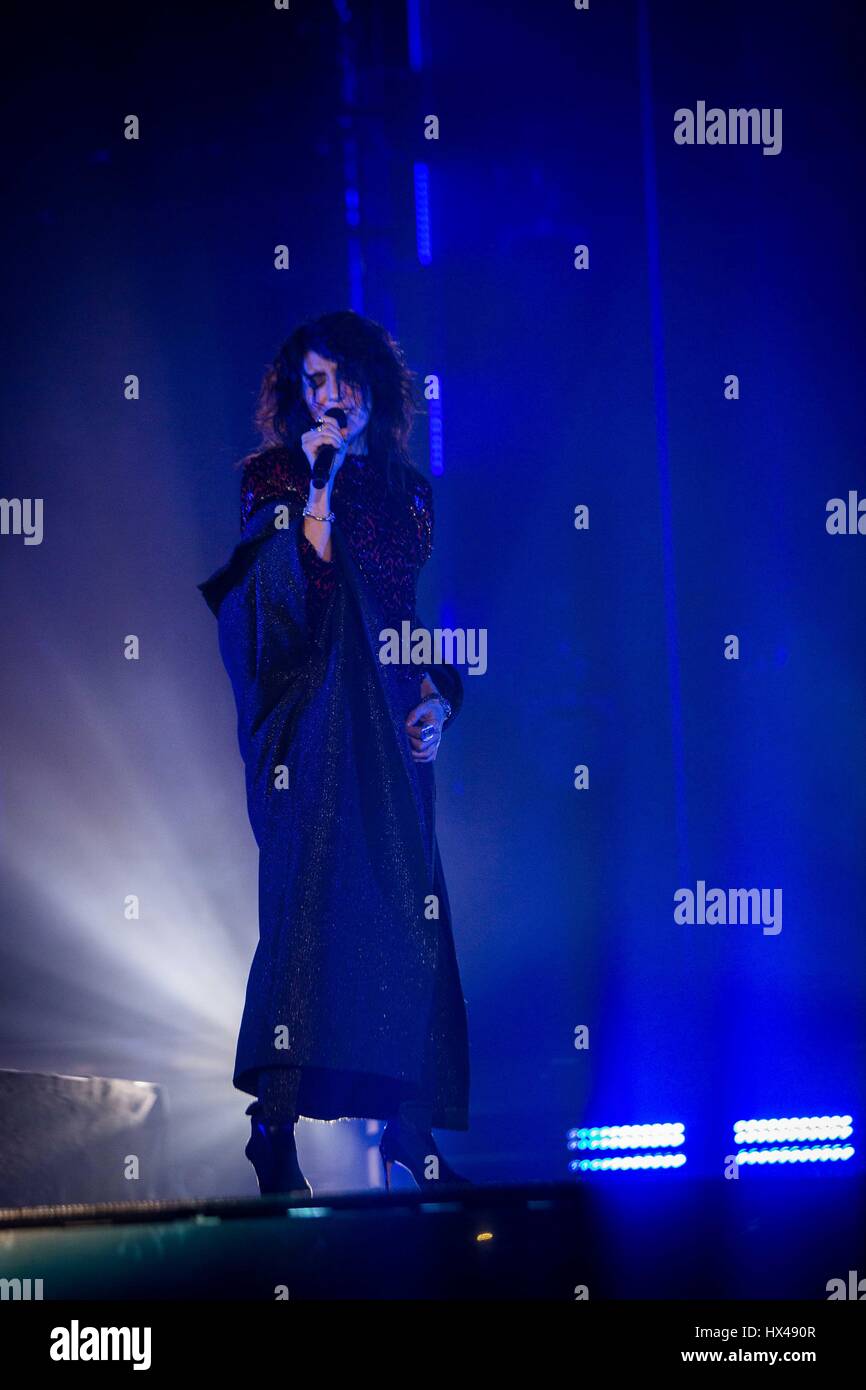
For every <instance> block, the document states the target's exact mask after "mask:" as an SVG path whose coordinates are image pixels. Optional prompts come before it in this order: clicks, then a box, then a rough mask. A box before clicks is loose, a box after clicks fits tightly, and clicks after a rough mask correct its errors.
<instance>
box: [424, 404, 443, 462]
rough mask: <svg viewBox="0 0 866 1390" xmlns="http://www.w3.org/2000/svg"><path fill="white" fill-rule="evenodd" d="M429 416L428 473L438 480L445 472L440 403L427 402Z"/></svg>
mask: <svg viewBox="0 0 866 1390" xmlns="http://www.w3.org/2000/svg"><path fill="white" fill-rule="evenodd" d="M427 405H428V410H429V414H428V416H427V419H428V422H429V428H430V472H431V473H432V475H433V477H434V478H438V477H439V476H440V475H441V474H442V473H444V471H445V460H444V457H443V451H442V402H441V400H432V401H428V402H427Z"/></svg>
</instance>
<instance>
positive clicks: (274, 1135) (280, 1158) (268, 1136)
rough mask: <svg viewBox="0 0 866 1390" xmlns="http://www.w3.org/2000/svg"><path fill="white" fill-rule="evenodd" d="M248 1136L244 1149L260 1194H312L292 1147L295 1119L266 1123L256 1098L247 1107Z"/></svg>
mask: <svg viewBox="0 0 866 1390" xmlns="http://www.w3.org/2000/svg"><path fill="white" fill-rule="evenodd" d="M246 1113H247V1114H248V1115H249V1116H250V1137H249V1139H248V1140H247V1146H246V1148H245V1149H244V1153H245V1154H246V1156H247V1158H248V1159H249V1161H250V1163H251V1164H252V1165H253V1168H254V1169H255V1171H256V1178H257V1179H258V1184H259V1193H260V1195H261V1196H262V1197H265V1196H269V1195H271V1194H273V1193H277V1192H279V1193H293V1194H295V1195H296V1196H297V1195H302V1196H304V1197H312V1195H313V1189H312V1187H311V1186H310V1184H309V1183H308V1182H307V1179H306V1178H305V1177H304V1174H303V1172H302V1171H301V1165H300V1163H299V1162H298V1151H297V1149H296V1147H295V1123H294V1121H293V1120H290V1121H289V1122H288V1123H286V1124H269V1123H268V1122H267V1121H266V1120H265V1119H263V1118H262V1108H261V1105H260V1104H259V1102H258V1101H255V1102H253V1104H252V1105H251V1106H249V1107H248V1109H247V1111H246Z"/></svg>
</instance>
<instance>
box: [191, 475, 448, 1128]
mask: <svg viewBox="0 0 866 1390" xmlns="http://www.w3.org/2000/svg"><path fill="white" fill-rule="evenodd" d="M284 503H285V506H286V507H288V508H289V513H290V519H289V524H288V525H286V526H283V527H281V526H280V525H279V524H275V513H274V508H273V507H272V506H265V507H263V508H261V509H260V510H259V511H257V512H254V514H253V515H252V516H251V517H250V519H249V521H248V522H247V525H246V527H245V528H244V530H243V532H242V535H241V540H240V542H239V544H238V545H237V546H236V547H235V549H234V551H233V553H232V555H231V557H230V559H229V561H228V563H227V564H226V565H224V566H223V567H222V568H221V569H219V570H217V571H216V573H215V574H213V575H211V577H210V578H209V579H207V580H205V582H204V583H203V584H200V585H199V586H198V587H199V588H200V589H201V591H202V593H203V595H204V597H205V599H206V601H207V603H208V605H209V607H210V608H211V610H212V612H214V613H215V614H216V615H217V617H218V623H219V645H220V653H221V656H222V659H223V662H224V664H225V667H226V670H227V672H228V674H229V677H230V679H231V682H232V686H233V689H234V695H235V701H236V705H237V713H238V725H237V729H238V741H239V745H240V751H241V756H242V758H243V761H244V765H245V769H246V791H247V805H248V811H249V818H250V823H251V825H252V829H253V833H254V835H255V838H256V842H257V844H258V847H259V943H258V946H257V948H256V952H255V956H254V959H253V963H252V968H251V970H250V975H249V980H248V983H247V992H246V1003H245V1006H244V1012H243V1019H242V1022H241V1027H240V1036H239V1038H238V1045H237V1055H236V1060H235V1068H234V1077H233V1081H234V1085H235V1086H236V1087H237V1088H238V1089H239V1090H241V1091H245V1092H247V1093H249V1094H251V1095H257V1094H258V1086H257V1079H258V1072H259V1070H260V1068H262V1067H269V1066H274V1065H289V1066H295V1067H300V1068H302V1080H301V1091H300V1098H299V1110H300V1113H301V1114H302V1115H306V1116H310V1117H313V1118H318V1119H336V1118H339V1117H348V1116H366V1117H371V1118H384V1117H386V1116H387V1115H389V1114H392V1113H394V1110H395V1108H396V1106H397V1104H399V1101H400V1100H401V1099H403V1098H405V1097H407V1096H410V1095H414V1094H421V1095H426V1096H427V1098H428V1099H431V1100H432V1102H433V1122H434V1124H435V1125H439V1126H443V1127H446V1128H451V1129H465V1128H466V1127H467V1106H468V1078H469V1065H468V1046H467V1029H466V1013H465V1006H464V1001H463V996H462V990H461V987H460V980H459V975H458V970H457V963H456V959H455V954H454V945H453V938H452V932H451V916H450V910H449V904H448V894H447V891H446V887H445V880H444V877H443V873H442V865H441V863H440V859H439V850H438V845H437V842H436V833H435V825H434V812H435V781H434V771H433V765H432V764H419V763H415V762H414V761H413V759H412V758H411V756H410V751H409V744H408V740H407V738H406V733H405V729H404V721H405V718H406V715H407V714H408V712H409V710H410V709H411V708H412V707H413V706H414V705H415V704H417V703H418V698H419V696H418V689H419V672H418V668H417V667H414V668H410V669H406V668H403V667H396V666H388V665H384V666H383V665H382V664H381V662H380V661H379V632H380V629H381V615H380V613H379V611H378V608H377V605H376V601H375V597H374V595H373V594H372V593H371V592H370V591H369V590H368V588H367V586H366V585H365V582H364V580H363V578H362V576H361V575H360V573H359V571H358V570H357V567H356V566H355V564H354V562H353V560H352V557H351V555H350V553H349V548H348V545H347V543H346V541H345V538H343V537H342V536H341V533H340V528H339V525H338V524H336V523H335V524H334V526H333V528H332V540H333V546H334V557H335V563H336V564H337V565H338V566H339V583H338V584H337V586H336V591H335V594H334V596H333V599H332V600H331V602H330V606H329V608H328V611H327V614H326V617H325V620H324V622H323V623H322V625H321V628H320V630H319V631H318V632H317V633H316V634H315V635H313V634H311V633H310V632H309V631H308V627H307V621H306V609H305V578H304V571H303V568H302V566H301V560H300V555H299V551H298V541H299V535H300V531H301V527H302V524H303V520H302V517H301V516H300V515H299V511H300V508H299V505H298V504H297V499H291V498H288V497H287V498H285V499H284ZM283 517H284V518H285V513H283ZM430 669H431V670H432V673H433V677H434V680H435V681H436V684H437V685H438V687H439V689H440V690H441V691H442V692H443V694H445V695H446V697H447V698H448V699H450V700H451V702H452V704H454V705H455V708H456V706H457V704H458V703H459V701H460V699H461V698H462V686H461V682H460V677H459V675H458V673H457V671H456V670H455V669H454V668H453V667H452V666H445V667H439V666H437V667H433V668H430ZM281 768H282V769H285V772H283V773H280V771H279V770H280V769H281ZM280 778H281V779H282V781H283V782H286V781H287V783H288V785H287V787H283V788H282V789H281V788H280V787H279V785H278V781H279V780H280ZM277 1039H279V1043H280V1045H279V1046H275V1042H276V1040H277ZM283 1043H285V1044H287V1045H286V1046H282V1045H281V1044H283Z"/></svg>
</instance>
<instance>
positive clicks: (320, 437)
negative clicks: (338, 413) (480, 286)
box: [301, 415, 347, 479]
mask: <svg viewBox="0 0 866 1390" xmlns="http://www.w3.org/2000/svg"><path fill="white" fill-rule="evenodd" d="M321 419H322V424H321V426H319V425H313V427H312V429H309V430H307V432H306V434H302V435H301V448H302V449H303V451H304V453H305V455H306V458H307V463H308V464H309V465H310V471H311V472H312V469H313V465H314V464H315V462H316V455H317V453H318V452H319V450H320V449H322V448H324V446H325V445H326V444H329V445H330V446H331V448H332V449H336V451H337V452H336V456H335V458H334V462H333V464H332V465H331V478H332V479H333V476H334V474H335V473H336V471H337V469H338V468H339V467H340V464H341V463H342V462H343V459H344V458H345V457H346V447H347V445H346V439H345V435H344V432H343V431H342V430H341V429H340V427H339V425H338V424H337V422H336V420H335V419H334V417H333V415H323V416H322V417H321Z"/></svg>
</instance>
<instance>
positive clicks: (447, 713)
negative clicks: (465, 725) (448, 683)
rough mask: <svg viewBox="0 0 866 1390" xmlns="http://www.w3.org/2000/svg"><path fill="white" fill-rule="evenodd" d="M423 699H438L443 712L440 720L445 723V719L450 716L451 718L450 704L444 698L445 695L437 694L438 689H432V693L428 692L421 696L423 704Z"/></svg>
mask: <svg viewBox="0 0 866 1390" xmlns="http://www.w3.org/2000/svg"><path fill="white" fill-rule="evenodd" d="M425 700H438V701H439V703H440V705H441V706H442V712H443V719H442V722H443V724H444V723H445V721H446V720H447V719H450V718H451V706H450V705H449V703H448V701H447V700H446V699H445V696H444V695H440V694H439V691H438V690H434V691H433V692H432V694H430V695H425V696H424V697H423V699H422V701H421V703H422V704H423V703H424V701H425Z"/></svg>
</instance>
